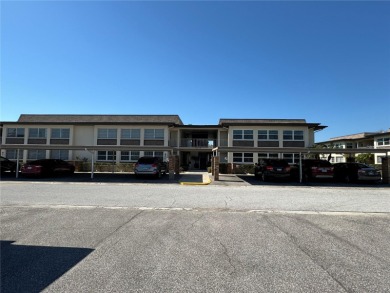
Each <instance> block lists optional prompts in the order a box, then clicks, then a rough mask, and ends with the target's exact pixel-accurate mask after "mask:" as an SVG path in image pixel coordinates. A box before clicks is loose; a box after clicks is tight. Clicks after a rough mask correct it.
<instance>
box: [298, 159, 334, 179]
mask: <svg viewBox="0 0 390 293" xmlns="http://www.w3.org/2000/svg"><path fill="white" fill-rule="evenodd" d="M299 168H300V167H299V165H294V167H293V168H292V169H291V176H292V177H293V178H295V179H299ZM316 179H333V165H332V164H331V163H330V162H329V161H325V160H317V159H304V160H302V180H303V181H313V180H316Z"/></svg>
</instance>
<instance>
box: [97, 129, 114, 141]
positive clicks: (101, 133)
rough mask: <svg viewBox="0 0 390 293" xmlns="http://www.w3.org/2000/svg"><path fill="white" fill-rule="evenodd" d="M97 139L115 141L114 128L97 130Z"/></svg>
mask: <svg viewBox="0 0 390 293" xmlns="http://www.w3.org/2000/svg"><path fill="white" fill-rule="evenodd" d="M98 139H116V129H115V128H99V129H98Z"/></svg>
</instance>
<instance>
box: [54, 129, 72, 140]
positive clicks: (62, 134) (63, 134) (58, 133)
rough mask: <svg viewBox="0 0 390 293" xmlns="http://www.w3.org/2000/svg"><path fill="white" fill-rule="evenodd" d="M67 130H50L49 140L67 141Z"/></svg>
mask: <svg viewBox="0 0 390 293" xmlns="http://www.w3.org/2000/svg"><path fill="white" fill-rule="evenodd" d="M69 135H70V129H69V128H53V129H52V130H51V138H54V139H69Z"/></svg>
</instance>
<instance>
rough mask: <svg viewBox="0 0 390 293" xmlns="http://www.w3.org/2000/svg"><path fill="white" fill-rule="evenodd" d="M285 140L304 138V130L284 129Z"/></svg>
mask: <svg viewBox="0 0 390 293" xmlns="http://www.w3.org/2000/svg"><path fill="white" fill-rule="evenodd" d="M283 140H303V130H284V131H283Z"/></svg>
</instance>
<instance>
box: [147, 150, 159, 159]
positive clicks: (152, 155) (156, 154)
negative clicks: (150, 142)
mask: <svg viewBox="0 0 390 293" xmlns="http://www.w3.org/2000/svg"><path fill="white" fill-rule="evenodd" d="M144 156H145V157H159V158H161V159H163V158H164V152H152V151H148V152H144Z"/></svg>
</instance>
